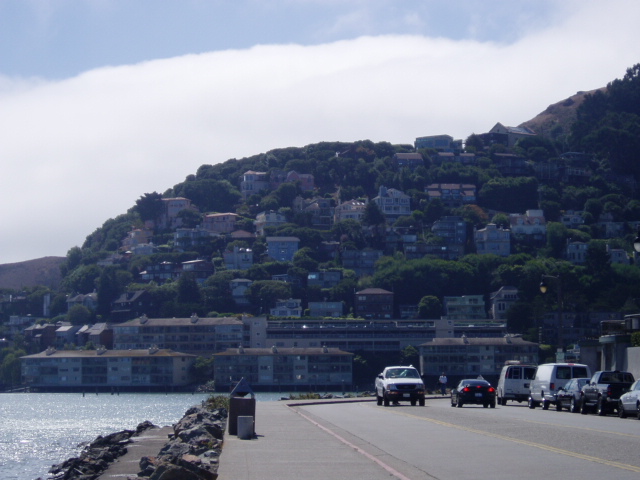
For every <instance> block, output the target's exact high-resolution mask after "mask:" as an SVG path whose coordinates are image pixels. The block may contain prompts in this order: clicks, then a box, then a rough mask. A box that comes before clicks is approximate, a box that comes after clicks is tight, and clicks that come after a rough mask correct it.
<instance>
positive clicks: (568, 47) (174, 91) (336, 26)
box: [0, 0, 640, 264]
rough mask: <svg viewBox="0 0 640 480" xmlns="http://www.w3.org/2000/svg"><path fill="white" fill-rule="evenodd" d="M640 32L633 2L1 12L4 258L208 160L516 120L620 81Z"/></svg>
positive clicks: (31, 2) (254, 3)
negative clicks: (578, 94)
mask: <svg viewBox="0 0 640 480" xmlns="http://www.w3.org/2000/svg"><path fill="white" fill-rule="evenodd" d="M638 20H640V2H638V1H636V0H609V1H607V2H602V1H599V0H536V1H529V0H520V1H513V0H495V1H492V0H460V1H456V0H449V1H444V0H442V1H430V0H422V1H415V0H229V1H224V0H209V1H206V0H0V162H1V165H2V170H1V171H0V204H1V205H2V206H3V208H2V210H0V225H2V232H3V235H1V236H0V264H5V263H14V262H20V261H25V260H31V259H36V258H41V257H45V256H65V255H66V254H67V252H68V251H69V249H71V248H72V247H74V246H82V244H83V242H84V240H85V238H86V237H87V235H89V234H91V233H92V232H93V231H95V230H96V229H97V228H99V227H100V226H101V225H102V224H103V223H104V222H105V221H106V220H108V219H110V218H115V217H116V216H118V215H120V214H123V213H126V211H127V210H128V209H129V208H131V207H132V206H134V205H135V202H136V200H137V199H139V198H140V197H141V196H143V195H144V194H145V193H151V192H158V193H163V192H165V191H166V190H167V189H169V188H171V187H173V186H174V185H175V184H177V183H180V182H182V181H184V179H185V178H186V177H187V176H188V175H191V174H194V173H195V172H196V171H197V169H198V167H200V166H201V165H204V164H216V163H220V162H224V161H226V160H228V159H231V158H242V157H247V156H251V155H256V154H259V153H263V152H267V151H269V150H271V149H274V148H284V147H303V146H305V145H308V144H311V143H317V142H321V141H344V142H349V141H356V140H365V139H368V140H372V141H374V142H379V141H386V142H391V143H394V144H412V143H413V142H414V140H415V138H416V137H419V136H425V135H438V134H448V135H451V136H453V137H454V138H460V139H465V138H466V137H468V136H469V135H470V134H472V133H484V132H487V131H489V130H490V129H491V128H492V127H493V126H494V125H495V124H496V123H497V122H501V123H502V124H504V125H508V126H516V125H519V124H520V123H522V122H525V121H527V120H530V119H531V118H533V117H535V116H536V115H537V114H538V113H540V112H542V111H543V110H544V109H545V108H546V107H547V106H548V105H550V104H553V103H556V102H559V101H561V100H563V99H565V98H567V97H569V96H571V95H574V94H575V93H576V92H578V91H589V90H593V89H596V88H600V87H603V86H606V84H607V83H608V82H610V81H612V80H614V79H616V78H621V77H623V76H624V74H625V72H626V69H627V68H629V67H631V66H633V65H634V64H636V63H638V62H639V61H640V58H639V55H638V53H639V49H638V45H640V29H638V28H637V24H638ZM634 45H635V47H634Z"/></svg>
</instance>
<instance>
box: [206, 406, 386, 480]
mask: <svg viewBox="0 0 640 480" xmlns="http://www.w3.org/2000/svg"><path fill="white" fill-rule="evenodd" d="M291 403H293V402H282V401H280V402H257V403H256V425H255V431H256V436H255V438H254V439H252V440H241V439H239V438H238V437H236V436H233V435H229V434H228V433H226V434H225V437H224V446H223V448H222V454H221V455H220V467H219V469H218V475H219V477H218V479H219V480H258V479H259V480H266V479H270V480H272V479H283V480H287V479H291V480H300V479H301V478H304V479H305V480H326V479H327V478H366V479H367V480H389V473H388V472H386V471H385V470H384V469H383V468H382V467H380V466H379V465H377V464H376V463H375V462H374V461H372V459H371V458H368V457H366V456H365V455H363V454H361V453H359V452H358V451H357V450H356V449H354V448H350V447H349V446H348V445H346V444H345V443H343V442H341V441H340V439H338V438H336V437H334V436H333V435H331V434H329V433H327V432H326V431H325V430H323V429H322V428H320V427H318V426H317V425H316V424H314V423H312V422H311V421H309V420H308V419H306V418H305V417H303V416H302V415H300V414H298V413H297V412H296V410H295V407H289V406H287V404H291ZM305 403H306V404H309V403H310V402H300V404H301V405H304V404H305Z"/></svg>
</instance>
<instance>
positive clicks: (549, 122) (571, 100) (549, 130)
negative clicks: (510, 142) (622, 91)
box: [519, 87, 606, 137]
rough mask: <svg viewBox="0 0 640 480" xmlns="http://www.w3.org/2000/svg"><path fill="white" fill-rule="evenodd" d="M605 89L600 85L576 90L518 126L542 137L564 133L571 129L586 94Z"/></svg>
mask: <svg viewBox="0 0 640 480" xmlns="http://www.w3.org/2000/svg"><path fill="white" fill-rule="evenodd" d="M605 90H606V87H602V88H598V89H595V90H591V91H588V92H578V93H576V94H575V95H572V96H570V97H568V98H565V99H564V100H561V101H559V102H557V103H553V104H551V105H549V106H548V107H547V108H546V109H545V110H544V111H543V112H541V113H539V114H538V115H536V116H535V117H534V118H532V119H531V120H527V121H526V122H523V123H521V124H520V125H519V126H520V127H528V128H530V129H531V130H533V131H534V132H536V133H537V134H538V135H541V136H544V137H557V136H559V135H566V134H568V133H569V132H570V131H571V126H572V125H573V123H574V122H575V121H576V115H577V111H578V107H580V105H582V103H583V102H584V99H585V98H586V97H587V95H592V94H594V93H595V92H597V91H605Z"/></svg>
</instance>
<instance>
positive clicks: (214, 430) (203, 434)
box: [36, 401, 228, 480]
mask: <svg viewBox="0 0 640 480" xmlns="http://www.w3.org/2000/svg"><path fill="white" fill-rule="evenodd" d="M214 407H216V405H215V403H214V404H210V403H209V402H207V401H203V402H202V403H201V404H199V405H194V406H192V407H190V408H189V409H188V410H187V411H186V412H185V413H184V415H183V417H182V418H181V419H180V420H179V421H178V422H177V423H175V424H174V425H173V426H172V427H169V428H170V429H171V430H172V433H169V434H168V439H167V440H166V441H165V442H164V444H163V446H162V447H161V448H160V450H159V451H158V452H156V453H155V454H153V455H143V456H138V455H140V452H139V451H138V450H136V449H130V448H128V447H129V446H131V444H132V443H134V442H135V441H136V440H138V441H139V442H144V441H145V439H144V438H143V439H141V438H140V437H141V436H144V435H145V434H147V435H149V434H152V433H155V432H151V430H155V429H160V427H158V426H156V425H153V424H152V423H151V422H149V421H144V422H142V423H140V424H139V425H138V427H137V428H136V430H122V431H119V432H115V433H112V434H110V435H107V436H104V437H103V436H98V437H97V438H96V439H95V440H93V441H92V442H90V443H89V444H87V445H86V446H85V447H84V448H83V450H82V452H81V453H80V455H79V456H77V457H72V458H69V459H67V460H66V461H64V462H62V463H60V464H56V465H53V466H52V467H51V468H50V469H49V475H48V477H47V478H46V480H74V479H82V480H96V479H99V478H101V477H102V476H103V475H104V476H105V477H106V476H108V474H109V470H111V469H117V468H118V467H119V466H120V464H124V463H125V462H126V463H127V464H131V463H132V462H136V463H137V467H139V468H138V471H137V472H136V474H137V476H138V477H139V478H152V477H153V478H158V477H159V476H160V475H161V474H163V473H164V472H167V471H171V473H172V474H175V475H177V476H176V477H175V478H181V476H186V475H187V474H189V475H191V476H190V477H189V478H203V479H205V478H206V479H215V478H217V470H218V459H219V457H220V453H221V451H222V444H223V440H224V433H225V429H226V425H227V417H228V411H227V409H226V408H225V407H216V408H214ZM126 456H130V457H132V458H128V459H126V458H125V457H126ZM129 468H131V467H129ZM181 474H182V475H181ZM36 480H45V479H42V477H39V478H38V479H36Z"/></svg>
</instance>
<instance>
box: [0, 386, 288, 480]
mask: <svg viewBox="0 0 640 480" xmlns="http://www.w3.org/2000/svg"><path fill="white" fill-rule="evenodd" d="M209 395H210V394H206V393H197V394H190V393H169V394H162V393H126V394H123V393H121V394H119V395H111V394H109V393H100V394H98V395H96V394H86V395H83V394H82V393H4V394H0V479H2V480H34V479H36V478H38V477H41V478H43V479H46V478H48V476H49V475H48V471H49V469H50V468H51V466H52V465H54V464H58V463H62V462H63V461H65V460H66V459H68V458H70V457H75V456H78V455H79V454H80V452H81V451H82V448H83V447H84V446H85V445H86V444H87V443H89V442H91V441H93V440H94V439H95V438H96V437H97V436H98V435H103V436H104V435H108V434H110V433H113V432H119V431H121V430H135V428H136V427H137V426H138V424H140V423H142V422H144V421H145V420H149V421H150V422H151V423H153V424H154V425H158V426H160V427H162V426H167V425H173V424H174V423H176V422H177V421H178V420H180V419H181V418H182V417H183V415H184V413H185V412H186V411H187V410H188V409H189V408H190V407H191V406H193V405H197V404H200V403H201V402H202V401H203V400H206V399H207V398H208V397H209ZM279 397H280V394H257V395H256V400H257V401H269V400H277V399H278V398H279Z"/></svg>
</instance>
